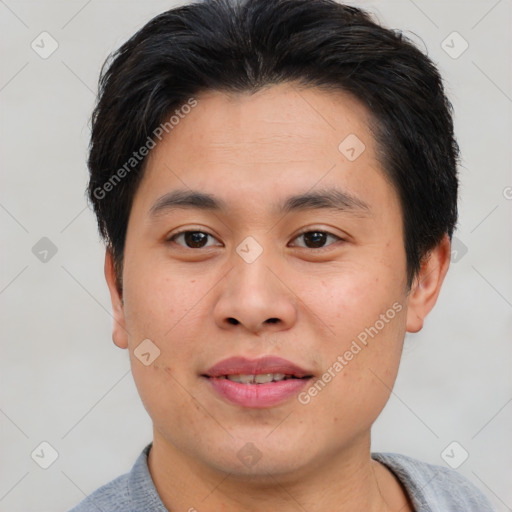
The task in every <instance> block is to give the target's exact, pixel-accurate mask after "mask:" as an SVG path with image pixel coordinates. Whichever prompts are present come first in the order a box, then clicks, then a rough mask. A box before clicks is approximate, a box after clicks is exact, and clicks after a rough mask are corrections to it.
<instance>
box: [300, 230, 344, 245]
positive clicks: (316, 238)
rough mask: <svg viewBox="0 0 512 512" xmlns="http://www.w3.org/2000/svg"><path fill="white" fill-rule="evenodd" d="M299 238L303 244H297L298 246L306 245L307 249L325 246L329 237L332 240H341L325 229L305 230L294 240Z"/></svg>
mask: <svg viewBox="0 0 512 512" xmlns="http://www.w3.org/2000/svg"><path fill="white" fill-rule="evenodd" d="M301 238H302V239H303V240H304V244H305V245H299V247H306V248H307V249H319V248H322V247H325V245H326V242H327V241H328V240H329V238H330V239H333V240H334V242H335V241H337V240H342V239H341V238H340V237H339V236H336V235H332V234H331V233H327V232H326V231H306V232H305V233H301V234H300V235H299V236H298V237H297V238H295V240H299V239H301ZM329 245H330V244H329Z"/></svg>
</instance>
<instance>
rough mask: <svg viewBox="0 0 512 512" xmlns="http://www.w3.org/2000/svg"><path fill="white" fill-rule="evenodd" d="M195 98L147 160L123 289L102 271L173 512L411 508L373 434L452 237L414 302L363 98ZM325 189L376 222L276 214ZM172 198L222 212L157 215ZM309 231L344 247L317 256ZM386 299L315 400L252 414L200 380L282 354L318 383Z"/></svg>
mask: <svg viewBox="0 0 512 512" xmlns="http://www.w3.org/2000/svg"><path fill="white" fill-rule="evenodd" d="M196 99H197V101H198V104H197V106H196V107H195V108H194V109H193V110H192V111H191V112H190V113H189V114H188V115H187V116H186V117H185V118H184V119H183V120H181V121H180V123H179V124H178V125H177V126H175V127H174V129H173V130H172V132H170V133H169V135H167V136H166V137H165V138H164V139H163V140H162V142H161V143H159V144H158V145H157V146H156V147H155V149H153V150H152V152H151V154H150V156H149V160H148V162H147V168H146V171H145V174H144V177H143V179H142V181H141V184H140V187H139V189H138V190H137V192H136V195H135V198H134V202H133V206H132V210H131V214H130V218H129V223H128V230H127V238H126V247H125V256H124V267H123V274H122V277H123V290H122V291H119V290H118V287H117V283H116V280H115V273H114V270H113V265H112V258H111V255H110V253H109V252H108V251H107V255H106V260H105V275H106V279H107V283H108V285H109V289H110V292H111V298H112V305H113V311H114V317H115V323H114V331H113V339H114V342H115V343H116V345H118V346H119V347H121V348H127V349H128V350H129V353H130V358H131V364H132V371H133V376H134V379H135V382H136V385H137V388H138V391H139V393H140V396H141V398H142V401H143V403H144V406H145V407H146V409H147V411H148V413H149V415H150V416H151V418H152V420H153V425H154V443H153V448H152V450H151V452H150V457H149V467H150V471H151V474H152V477H153V480H154V482H155V485H156V487H157V490H158V492H159V494H160V496H161V498H162V501H163V502H164V504H165V505H166V506H167V508H169V509H170V510H173V511H175V510H176V511H178V510H190V509H191V508H192V507H194V508H195V509H197V510H198V511H199V512H203V511H211V512H213V511H215V512H219V511H239V510H246V511H260V510H281V511H291V510H304V509H305V510H308V511H309V512H315V511H320V510H333V503H334V504H336V510H339V511H353V510H367V511H381V510H396V511H398V510H401V511H402V512H403V511H406V510H412V508H411V505H410V503H408V502H407V498H406V495H405V493H404V491H403V490H402V488H401V486H400V484H399V483H398V481H397V480H396V478H395V477H394V476H393V474H392V473H391V472H390V471H389V470H387V468H385V466H383V465H381V464H380V463H377V462H376V461H373V460H372V459H371V458H370V429H371V426H372V424H373V423H374V421H375V420H376V418H377V417H378V415H379V414H380V412H381V411H382V409H383V408H384V406H385V404H386V402H387V400H388V398H389V396H390V393H391V390H392V387H393V385H394V382H395V378H396V375H397V371H398V367H399V362H400V356H401V352H402V345H403V340H404V336H405V333H406V331H409V332H417V331H419V330H420V329H421V328H422V326H423V321H424V319H425V317H426V315H427V314H428V313H429V311H430V310H431V309H432V307H433V306H434V304H435V302H436V300H437V297H438V294H439V291H440V288H441V285H442V282H443V279H444V276H445V274H446V271H447V269H448V266H449V257H450V242H449V239H448V237H445V238H444V240H443V241H442V242H441V243H440V244H439V246H438V247H436V248H435V249H434V250H433V251H432V252H431V253H430V257H429V258H426V259H425V261H424V263H423V265H422V269H421V273H420V275H419V276H418V278H417V280H416V281H415V282H414V283H413V286H412V288H411V290H410V291H409V290H407V288H406V257H405V249H404V239H403V231H402V217H401V209H400V204H399V201H398V196H397V194H396V192H395V190H394V189H393V187H392V186H391V185H390V183H389V182H388V181H387V180H386V178H385V176H384V174H383V171H382V169H381V165H380V163H379V162H378V161H377V159H376V148H375V143H374V140H373V137H372V134H371V132H370V130H369V128H368V121H369V117H368V112H367V111H366V109H365V108H364V107H363V106H362V105H361V104H359V103H358V102H357V101H356V100H355V99H353V98H352V97H350V96H348V95H345V94H341V93H328V92H325V91H320V90H318V89H311V88H310V89H300V88H298V87H297V86H295V85H292V84H282V85H279V86H272V87H270V88H266V89H264V90H261V91H259V92H257V93H255V94H236V95H228V94H226V93H221V92H208V93H205V94H202V95H199V96H197V98H196ZM349 134H355V135H357V137H358V138H359V139H360V140H361V141H362V142H363V143H364V145H365V150H364V151H363V153H362V154H361V155H360V156H359V157H358V158H357V159H355V160H354V161H350V160H349V159H348V158H347V157H346V155H344V154H343V153H342V152H340V150H339V149H338V146H339V144H340V143H341V142H342V141H343V140H344V139H345V138H346V137H347V136H348V135H349ZM332 188H337V189H338V190H342V191H344V192H349V193H350V194H352V195H355V196H357V197H358V198H359V199H361V200H362V201H364V202H365V203H367V205H368V206H369V210H367V211H342V210H332V209H308V210H304V211H293V212H289V213H287V214H283V213H280V212H278V211H277V210H276V205H279V204H280V203H281V202H283V201H284V200H285V198H287V197H289V196H291V195H296V194H301V193H305V192H314V191H319V190H326V189H332ZM177 189H185V190H189V189H193V190H197V191H201V192H204V193H209V194H212V195H215V196H216V197H217V198H219V199H221V200H223V201H224V202H225V203H226V205H227V208H226V209H225V210H220V211H215V212H212V211H203V210H200V209H192V208H179V209H174V210H165V211H161V212H160V213H159V214H158V215H156V216H154V215H153V216H152V215H151V208H152V206H153V205H154V204H155V202H156V201H157V200H158V199H159V198H161V197H162V196H163V195H164V194H167V193H168V192H172V191H174V190H177ZM181 230H189V231H201V232H204V233H208V234H210V235H211V236H210V237H209V238H208V239H207V244H206V245H207V247H204V248H189V247H187V245H186V239H185V238H184V237H183V236H181V237H178V238H175V239H174V240H170V238H171V237H172V236H173V235H174V234H176V233H177V232H178V231H181ZM303 231H322V232H328V233H330V234H332V235H334V236H331V237H328V238H327V239H326V241H325V244H324V247H323V248H322V247H321V248H315V246H311V245H309V246H308V243H309V244H310V243H311V239H307V238H306V237H304V236H300V235H301V233H302V232H303ZM248 236H251V237H253V238H254V239H255V240H256V241H257V243H258V244H259V245H260V246H261V248H262V249H263V252H262V253H261V255H260V256H259V257H258V258H257V259H256V260H255V261H254V262H252V263H247V262H246V261H244V259H242V258H241V257H240V255H239V254H238V253H237V251H236V248H237V246H238V245H239V244H240V243H241V242H242V241H243V240H244V239H245V238H246V237H248ZM338 237H339V238H338ZM340 239H342V240H340ZM393 304H395V309H398V307H397V306H396V305H397V304H398V305H399V309H400V311H398V312H396V315H394V317H393V319H391V320H389V322H387V323H385V326H384V327H383V328H381V329H380V330H379V332H378V334H377V335H375V336H374V337H373V338H369V339H368V343H367V345H366V346H364V345H362V349H361V350H360V351H359V352H358V353H357V354H356V355H354V357H353V358H352V359H351V360H350V361H348V362H347V364H346V366H344V368H343V369H342V371H340V372H338V373H336V376H335V377H334V378H332V379H331V381H330V382H329V383H328V384H327V385H326V386H325V388H323V389H322V391H321V392H319V393H318V394H317V395H316V396H314V397H312V398H311V400H310V401H309V403H307V404H306V405H303V404H301V403H300V402H299V401H298V400H297V398H296V397H292V398H291V399H290V400H288V401H286V402H285V403H283V404H281V405H278V406H275V407H270V408H265V409H250V408H244V407H241V406H237V405H234V404H231V403H229V402H226V401H225V400H224V399H222V398H221V397H219V396H218V395H217V394H215V393H214V392H213V391H212V390H211V387H210V383H209V381H208V380H207V379H205V378H203V377H201V375H202V374H203V373H204V372H205V371H206V370H207V369H208V368H210V367H211V366H212V365H213V364H215V363H217V362H219V361H221V360H223V359H225V358H227V357H231V356H245V357H248V358H257V357H260V356H264V355H276V356H280V357H283V358H286V359H288V360H290V361H292V362H294V363H295V364H298V365H299V366H302V367H303V368H306V369H308V370H310V371H311V372H312V373H313V374H314V375H315V377H316V378H320V377H321V376H322V374H323V373H324V372H325V371H326V370H327V369H328V368H329V367H332V365H333V363H334V362H335V361H336V360H337V358H338V356H340V355H341V356H343V354H344V353H345V352H346V351H347V350H348V349H349V348H350V346H351V344H352V342H353V340H355V339H357V336H358V334H360V333H361V332H362V331H364V330H365V328H368V327H370V326H374V325H375V324H376V321H377V320H378V319H379V318H381V317H380V315H382V314H386V311H387V310H389V309H390V308H392V307H393ZM230 318H231V319H233V318H234V319H236V320H237V321H238V322H233V321H232V320H231V321H230V320H228V319H230ZM268 319H274V320H272V321H270V322H269V321H267V320H268ZM144 339H150V340H151V341H152V342H153V343H154V344H155V345H156V346H157V347H158V348H159V350H160V355H159V356H158V357H157V358H156V359H155V360H154V362H153V363H152V364H150V365H148V366H145V365H144V364H142V363H141V362H140V361H139V360H138V359H137V358H136V357H135V356H134V350H135V349H136V348H137V346H138V345H139V344H140V343H141V341H142V340H144ZM306 389H307V388H306ZM247 443H252V445H250V446H254V447H256V449H257V453H258V454H259V455H261V458H260V459H259V460H258V461H257V462H256V463H254V464H252V465H246V464H244V463H242V461H241V459H240V458H239V457H238V456H237V454H238V452H239V450H241V449H243V447H244V446H246V445H247ZM245 449H246V450H247V448H245ZM251 449H252V450H254V448H251ZM301 507H302V508H301Z"/></svg>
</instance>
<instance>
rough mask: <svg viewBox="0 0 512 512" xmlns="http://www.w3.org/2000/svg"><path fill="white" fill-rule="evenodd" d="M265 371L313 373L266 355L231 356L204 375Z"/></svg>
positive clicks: (257, 373)
mask: <svg viewBox="0 0 512 512" xmlns="http://www.w3.org/2000/svg"><path fill="white" fill-rule="evenodd" d="M263 373H284V374H285V375H293V376H295V377H310V376H312V373H311V372H309V371H308V370H305V369H304V368H301V367H300V366H298V365H296V364H294V363H292V362H290V361H288V360H286V359H283V358H281V357H274V356H265V357H260V358H258V359H247V358H245V357H230V358H228V359H224V360H223V361H220V362H219V363H217V364H215V365H213V366H212V367H211V368H210V369H209V370H207V371H206V373H205V374H204V375H206V376H207V377H221V376H223V375H261V374H263Z"/></svg>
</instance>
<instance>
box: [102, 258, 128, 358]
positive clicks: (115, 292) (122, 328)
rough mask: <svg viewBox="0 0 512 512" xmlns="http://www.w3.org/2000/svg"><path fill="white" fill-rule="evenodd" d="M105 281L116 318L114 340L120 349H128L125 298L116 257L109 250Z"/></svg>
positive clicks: (113, 332) (113, 331)
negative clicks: (118, 274)
mask: <svg viewBox="0 0 512 512" xmlns="http://www.w3.org/2000/svg"><path fill="white" fill-rule="evenodd" d="M105 279H106V281H107V285H108V289H109V292H110V300H111V303H112V315H113V317H114V325H113V327H112V340H113V341H114V343H115V344H116V345H117V346H118V347H119V348H128V333H127V331H126V320H125V315H124V304H123V296H122V291H121V290H120V289H119V288H120V287H119V286H118V282H117V277H116V271H115V266H114V257H113V255H112V252H111V251H110V249H108V248H107V250H106V252H105Z"/></svg>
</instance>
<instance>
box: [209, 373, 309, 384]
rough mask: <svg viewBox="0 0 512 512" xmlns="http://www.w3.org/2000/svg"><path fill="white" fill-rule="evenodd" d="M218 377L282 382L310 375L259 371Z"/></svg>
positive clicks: (231, 379) (264, 382)
mask: <svg viewBox="0 0 512 512" xmlns="http://www.w3.org/2000/svg"><path fill="white" fill-rule="evenodd" d="M215 378H217V379H228V380H230V381H231V382H238V383H240V384H258V385H259V384H268V383H269V382H281V381H283V380H289V379H307V378H310V376H305V377H297V376H296V375H285V374H284V373H258V374H254V375H249V374H238V375H220V376H219V377H215Z"/></svg>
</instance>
